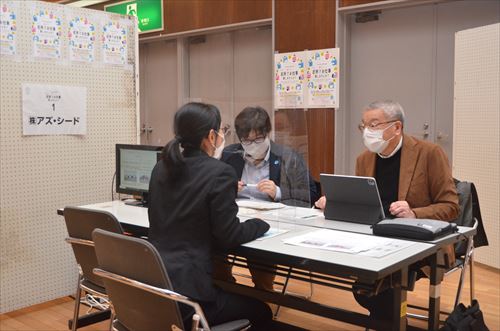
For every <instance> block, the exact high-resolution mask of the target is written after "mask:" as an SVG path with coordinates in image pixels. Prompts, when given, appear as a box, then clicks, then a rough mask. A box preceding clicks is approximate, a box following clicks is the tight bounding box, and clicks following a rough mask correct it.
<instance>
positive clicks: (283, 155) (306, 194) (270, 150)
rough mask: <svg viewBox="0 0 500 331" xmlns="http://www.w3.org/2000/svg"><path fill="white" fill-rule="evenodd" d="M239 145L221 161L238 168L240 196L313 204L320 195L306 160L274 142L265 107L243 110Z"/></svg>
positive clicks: (239, 120)
mask: <svg viewBox="0 0 500 331" xmlns="http://www.w3.org/2000/svg"><path fill="white" fill-rule="evenodd" d="M234 123H235V129H236V134H237V136H238V139H239V140H240V143H239V144H233V145H230V146H228V147H226V148H225V149H224V151H223V153H222V158H221V160H222V161H224V162H226V163H227V164H229V165H231V166H232V167H233V168H234V169H235V170H236V175H237V176H238V178H239V179H240V180H239V182H238V197H240V198H241V197H244V198H253V199H259V200H268V201H280V202H282V203H284V204H287V205H291V206H300V207H309V206H311V203H312V202H315V201H316V200H317V199H318V198H319V194H318V192H317V189H316V185H315V183H314V180H313V178H312V177H311V175H310V173H309V171H308V169H307V165H306V163H305V162H304V159H303V158H302V157H301V156H300V155H299V154H298V153H297V152H295V151H294V150H292V149H291V148H288V147H286V146H282V145H278V144H276V143H274V142H273V141H271V139H270V138H269V134H270V132H271V121H270V119H269V115H268V114H267V112H266V111H265V110H264V109H263V108H261V107H247V108H245V109H243V110H242V111H241V112H240V113H239V114H238V116H236V119H235V121H234Z"/></svg>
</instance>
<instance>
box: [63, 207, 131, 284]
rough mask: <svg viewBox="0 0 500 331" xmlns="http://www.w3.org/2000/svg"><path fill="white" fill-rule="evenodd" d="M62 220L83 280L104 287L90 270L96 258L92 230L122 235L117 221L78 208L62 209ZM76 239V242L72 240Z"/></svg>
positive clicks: (106, 214) (108, 216) (100, 212)
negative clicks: (102, 230) (85, 242)
mask: <svg viewBox="0 0 500 331" xmlns="http://www.w3.org/2000/svg"><path fill="white" fill-rule="evenodd" d="M64 220H65V222H66V228H67V230H68V234H69V238H68V241H69V242H70V244H71V247H72V248H73V253H74V254H75V258H76V263H78V264H79V265H80V267H81V269H82V272H83V278H84V279H85V280H87V281H89V282H91V283H93V284H95V285H98V286H100V287H104V283H103V281H102V279H101V277H99V276H96V275H95V274H94V273H93V272H92V270H93V269H94V268H95V267H97V258H96V255H95V251H94V246H93V243H92V242H91V241H92V231H94V229H104V230H108V231H112V232H116V233H122V232H123V231H122V228H121V226H120V223H119V222H118V220H117V219H116V218H115V217H114V216H113V215H112V214H110V213H108V212H105V211H96V210H88V209H83V208H78V207H66V208H64ZM72 239H77V240H72ZM78 240H84V241H90V243H88V244H84V243H79V242H78Z"/></svg>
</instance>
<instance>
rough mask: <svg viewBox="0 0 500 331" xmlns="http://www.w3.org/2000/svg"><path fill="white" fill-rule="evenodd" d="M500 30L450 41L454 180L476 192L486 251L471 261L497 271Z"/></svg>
mask: <svg viewBox="0 0 500 331" xmlns="http://www.w3.org/2000/svg"><path fill="white" fill-rule="evenodd" d="M499 125H500V24H493V25H487V26H483V27H479V28H474V29H470V30H464V31H460V32H457V33H456V35H455V104H454V129H453V175H454V177H456V178H459V179H461V180H466V181H471V182H473V183H474V184H475V185H476V187H477V192H478V195H479V202H480V206H481V213H482V218H483V222H484V227H485V230H486V233H487V235H488V240H489V244H490V245H489V246H488V247H481V248H479V249H477V250H476V261H479V262H481V263H484V264H487V265H489V266H492V267H495V268H500V254H499V252H500V236H499V235H500V203H499V201H500V130H499Z"/></svg>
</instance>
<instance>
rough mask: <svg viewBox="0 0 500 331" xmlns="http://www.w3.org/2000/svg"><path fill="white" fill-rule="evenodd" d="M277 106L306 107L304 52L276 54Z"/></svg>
mask: <svg viewBox="0 0 500 331" xmlns="http://www.w3.org/2000/svg"><path fill="white" fill-rule="evenodd" d="M274 66H275V73H274V74H275V80H274V96H275V98H274V101H275V108H276V109H280V108H304V77H305V67H304V53H303V52H296V53H282V54H276V55H275V56H274Z"/></svg>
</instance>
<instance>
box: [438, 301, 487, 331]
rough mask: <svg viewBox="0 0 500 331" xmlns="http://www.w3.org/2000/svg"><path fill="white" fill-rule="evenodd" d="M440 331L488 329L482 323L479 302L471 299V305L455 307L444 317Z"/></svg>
mask: <svg viewBox="0 0 500 331" xmlns="http://www.w3.org/2000/svg"><path fill="white" fill-rule="evenodd" d="M439 330H440V331H489V329H488V327H487V326H486V324H484V319H483V312H482V311H481V309H480V308H479V302H477V300H472V305H470V306H469V307H467V308H465V306H464V305H463V304H459V305H458V306H456V307H455V309H454V310H453V312H452V313H451V314H450V316H448V318H447V319H446V321H445V323H444V326H443V327H442V328H441V329H439Z"/></svg>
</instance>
